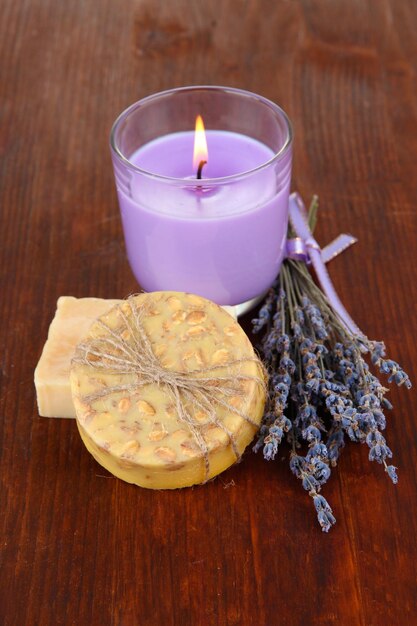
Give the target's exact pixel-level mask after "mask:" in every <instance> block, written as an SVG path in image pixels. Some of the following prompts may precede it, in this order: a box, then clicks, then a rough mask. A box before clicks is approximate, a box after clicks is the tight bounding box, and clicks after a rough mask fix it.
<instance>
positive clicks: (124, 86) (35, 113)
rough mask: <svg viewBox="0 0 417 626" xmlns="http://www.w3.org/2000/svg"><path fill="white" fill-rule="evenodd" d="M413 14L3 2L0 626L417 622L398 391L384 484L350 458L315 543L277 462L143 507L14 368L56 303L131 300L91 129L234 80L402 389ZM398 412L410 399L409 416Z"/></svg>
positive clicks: (294, 485) (307, 515) (377, 6)
mask: <svg viewBox="0 0 417 626" xmlns="http://www.w3.org/2000/svg"><path fill="white" fill-rule="evenodd" d="M416 24H417V4H416V2H415V0H401V1H397V0H379V1H378V0H374V1H372V0H287V1H283V0H282V1H277V0H271V1H267V0H248V1H244V0H223V1H222V2H216V1H215V0H205V1H204V2H198V1H190V0H188V1H187V0H169V1H165V2H163V1H162V0H122V1H120V2H114V0H100V1H98V0H95V1H94V0H72V1H71V2H64V1H57V0H30V1H28V0H26V1H25V0H3V2H2V17H1V21H0V51H1V55H0V59H1V61H0V68H1V87H0V88H1V99H0V113H1V135H0V146H1V161H0V197H1V199H0V207H1V247H0V272H1V279H0V280H1V283H0V285H1V292H0V293H1V298H0V315H1V331H0V332H1V340H0V345H1V371H0V374H1V395H0V417H1V420H0V433H1V435H0V439H1V444H0V454H1V493H0V498H1V507H0V529H1V535H0V558H1V574H0V579H1V582H0V623H1V624H4V625H12V624H13V625H16V626H31V625H34V626H47V625H51V626H56V625H61V624H62V625H65V626H66V625H72V624H74V625H77V626H84V625H85V626H87V625H94V626H95V625H99V626H107V625H116V626H136V625H140V626H159V625H164V626H165V625H167V626H168V625H176V626H188V625H190V626H200V625H201V626H211V625H221V626H223V625H225V626H229V625H244V626H246V625H252V624H253V625H256V626H276V625H287V624H288V625H298V624H300V625H301V624H303V625H306V624H307V625H316V624H320V625H323V624H324V625H325V624H339V625H342V626H345V625H346V626H352V625H353V626H355V625H356V624H358V625H363V626H371V625H372V626H383V625H387V626H395V625H400V626H407V625H409V624H410V625H413V626H414V625H415V624H417V607H416V602H417V586H416V560H417V550H416V535H417V516H416V512H417V511H416V499H417V482H416V431H417V429H416V420H417V414H416V409H415V395H414V392H413V391H411V392H407V391H406V390H403V389H400V390H398V389H394V390H393V391H392V394H391V397H392V401H393V403H394V405H395V410H394V412H393V413H392V414H390V419H389V423H388V428H387V437H388V442H389V444H390V445H391V447H392V448H393V449H394V452H395V464H396V465H397V466H398V468H399V475H400V482H399V484H398V485H397V486H396V487H394V486H393V485H392V484H391V483H390V481H389V480H388V478H387V476H386V475H385V474H384V472H383V471H382V469H381V467H380V466H378V465H377V464H375V463H374V464H370V463H369V462H368V460H367V450H366V449H365V448H364V447H361V446H359V445H353V444H352V445H349V446H348V447H347V449H346V450H345V451H344V452H343V455H342V459H341V462H340V465H339V468H338V471H336V472H334V475H333V478H332V479H331V481H330V482H329V484H328V486H326V488H325V494H326V496H327V497H328V499H329V501H330V502H331V504H332V506H333V510H334V512H335V515H336V517H337V525H336V526H335V527H334V528H333V529H332V530H331V532H330V533H329V534H328V535H326V534H324V533H321V532H320V529H319V527H318V525H317V523H316V519H315V515H314V511H313V509H312V504H311V501H310V499H309V498H308V497H307V495H306V494H305V493H304V492H303V491H302V489H301V487H300V485H299V483H298V481H297V480H296V479H295V478H294V477H293V476H292V475H291V473H290V470H289V468H288V458H285V459H284V460H282V459H281V458H280V459H279V460H278V461H277V462H275V463H271V464H268V463H266V462H265V461H263V460H262V458H261V456H260V455H258V456H255V455H254V454H252V453H248V454H247V455H245V457H244V460H243V462H242V463H241V464H240V465H238V466H236V467H233V468H231V469H230V470H229V471H227V472H225V473H224V474H223V475H221V476H220V477H219V478H218V479H217V480H215V481H214V482H212V483H210V484H208V485H206V486H203V487H197V488H194V489H186V490H182V491H179V492H152V491H147V490H142V489H140V488H137V487H134V486H131V485H128V484H125V483H123V482H121V481H119V480H117V479H115V478H113V477H111V476H110V475H109V474H108V473H107V472H106V471H105V470H103V469H102V468H101V467H100V466H99V465H98V464H97V463H96V462H95V461H94V460H93V458H92V457H91V456H90V455H89V454H88V453H87V451H86V449H85V448H84V447H83V445H82V443H81V440H80V438H79V436H78V432H77V429H76V425H75V422H74V421H73V420H59V419H46V418H40V417H39V416H38V413H37V408H36V398H35V391H34V386H33V370H34V367H35V365H36V363H37V360H38V358H39V355H40V352H41V350H42V346H43V343H44V341H45V338H46V334H47V330H48V325H49V323H50V321H51V319H52V316H53V314H54V310H55V304H56V300H57V298H58V297H59V296H60V295H64V294H66V295H75V296H98V297H109V298H110V297H111V298H114V297H124V296H126V295H127V294H129V293H131V292H132V291H137V290H138V286H137V285H136V284H135V280H134V278H133V276H132V274H131V271H130V269H129V266H128V263H127V260H126V253H125V248H124V243H123V235H122V229H121V223H120V219H119V213H118V207H117V201H116V194H115V188H114V182H113V174H112V168H111V162H110V157H109V149H108V134H109V129H110V126H111V124H112V121H113V120H114V118H115V117H116V115H117V114H118V113H119V112H120V111H122V110H123V109H124V108H125V107H126V106H127V105H129V104H131V103H132V102H134V101H135V100H137V99H139V98H141V97H142V96H145V95H147V94H151V93H153V92H156V91H159V90H162V89H166V88H170V87H174V86H181V85H188V84H204V83H206V84H221V85H230V86H237V87H242V88H246V89H249V90H251V91H255V92H258V93H261V94H263V95H264V96H266V97H268V98H271V99H272V100H274V101H275V102H278V103H279V104H280V105H281V106H282V107H283V108H284V109H285V110H286V111H287V112H288V113H289V115H290V117H291V118H292V121H293V123H294V127H295V146H294V148H295V161H294V175H293V188H294V189H295V188H296V189H298V190H299V191H300V192H301V193H302V194H303V195H304V197H305V198H306V199H308V198H309V197H310V196H311V195H312V194H313V193H317V194H319V196H320V199H321V214H320V224H319V228H318V238H319V240H320V241H321V242H323V243H327V242H328V241H329V240H330V239H331V238H332V237H334V236H335V235H337V234H338V233H340V232H342V231H347V232H352V233H354V234H355V235H357V236H358V237H359V243H358V244H357V245H356V246H355V247H354V248H352V249H351V250H350V251H349V252H347V253H345V254H344V255H342V256H341V257H339V258H338V259H337V260H336V261H334V262H333V263H332V266H331V273H332V276H333V278H334V282H335V284H336V286H337V288H338V290H339V292H340V295H341V296H342V299H344V300H345V302H349V310H350V312H351V313H352V315H353V317H354V318H355V319H356V321H357V322H358V324H359V325H360V326H361V327H362V328H363V329H364V330H366V331H367V332H368V334H369V335H370V336H372V337H374V338H384V339H385V341H386V343H387V346H388V348H389V351H390V353H391V355H392V357H393V358H395V359H396V360H399V361H400V362H401V363H402V364H403V366H404V367H405V369H407V370H408V371H409V373H410V375H411V376H412V378H413V379H414V380H415V381H416V380H417V368H416V366H415V339H416V336H417V323H416V314H415V304H416V280H417V272H416V270H415V260H416V240H417V239H416V237H417V219H416V216H417V172H416V162H417V135H416V129H417V98H416V87H415V85H416V74H415V72H416V60H417V39H416V36H415V30H416ZM413 402H414V403H413Z"/></svg>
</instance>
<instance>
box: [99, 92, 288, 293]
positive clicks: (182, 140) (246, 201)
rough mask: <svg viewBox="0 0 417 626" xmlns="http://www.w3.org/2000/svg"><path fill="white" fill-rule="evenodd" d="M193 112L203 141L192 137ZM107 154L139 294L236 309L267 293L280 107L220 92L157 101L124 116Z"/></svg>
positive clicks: (283, 194)
mask: <svg viewBox="0 0 417 626" xmlns="http://www.w3.org/2000/svg"><path fill="white" fill-rule="evenodd" d="M197 113H202V115H203V118H204V120H205V122H206V125H207V127H208V130H207V131H206V133H205V135H204V134H203V133H204V131H203V130H202V129H201V128H200V130H199V131H198V132H197V133H196V134H195V133H194V131H193V130H191V129H190V126H191V128H192V124H193V122H194V119H195V117H196V114H197ZM196 139H197V140H198V139H200V143H199V142H198V141H196ZM201 142H202V143H201ZM111 145H112V156H113V163H114V169H115V176H116V185H117V191H118V197H119V204H120V209H121V215H122V222H123V229H124V234H125V241H126V247H127V253H128V258H129V262H130V265H131V268H132V270H133V273H134V274H135V277H136V278H137V280H138V282H139V283H140V284H141V286H142V287H143V288H144V289H145V290H146V291H155V290H178V291H188V292H191V293H196V294H198V295H202V296H205V297H206V298H209V299H211V300H214V301H215V302H217V303H218V304H240V303H242V302H245V301H248V300H251V299H253V298H256V297H257V296H259V295H260V294H262V293H263V292H264V291H265V290H266V289H267V288H268V287H269V286H270V285H271V283H272V282H273V280H274V278H275V276H276V275H277V273H278V271H279V268H280V264H281V261H282V258H283V255H284V249H285V239H286V230H287V213H288V195H289V184H290V174H291V128H290V125H289V122H288V118H287V117H286V116H285V114H284V112H283V111H282V110H281V109H279V107H277V106H276V105H275V104H273V103H272V102H270V101H268V100H265V99H264V98H261V97H260V96H256V95H254V94H250V93H248V92H242V91H239V90H234V89H226V88H220V87H191V88H185V89H179V90H174V91H170V92H164V93H162V94H157V95H156V96H151V97H150V98H145V99H144V100H142V101H140V102H138V103H136V104H135V105H133V106H132V107H130V109H128V110H127V111H126V112H125V113H123V114H122V115H121V116H120V117H119V118H118V120H117V121H116V123H115V125H114V127H113V131H112V138H111Z"/></svg>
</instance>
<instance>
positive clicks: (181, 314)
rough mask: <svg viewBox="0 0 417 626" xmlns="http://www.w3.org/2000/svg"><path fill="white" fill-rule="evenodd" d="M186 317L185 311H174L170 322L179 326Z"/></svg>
mask: <svg viewBox="0 0 417 626" xmlns="http://www.w3.org/2000/svg"><path fill="white" fill-rule="evenodd" d="M186 315H187V313H186V312H185V311H181V310H179V311H176V312H175V313H174V314H173V316H172V320H173V322H174V323H175V324H180V323H181V322H183V321H184V320H185V317H186Z"/></svg>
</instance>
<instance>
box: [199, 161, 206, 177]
mask: <svg viewBox="0 0 417 626" xmlns="http://www.w3.org/2000/svg"><path fill="white" fill-rule="evenodd" d="M206 163H207V161H200V163H199V164H198V170H197V180H201V173H202V171H203V167H204V166H205V165H206Z"/></svg>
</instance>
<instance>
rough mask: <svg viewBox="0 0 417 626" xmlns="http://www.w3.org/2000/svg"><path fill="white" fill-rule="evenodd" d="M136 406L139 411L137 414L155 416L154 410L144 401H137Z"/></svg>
mask: <svg viewBox="0 0 417 626" xmlns="http://www.w3.org/2000/svg"><path fill="white" fill-rule="evenodd" d="M136 406H137V407H138V409H139V413H144V414H145V415H155V409H154V408H153V406H152V405H151V404H149V402H146V400H138V401H137V403H136Z"/></svg>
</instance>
